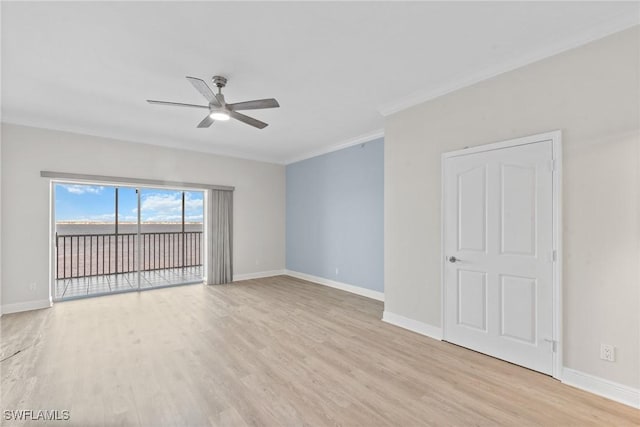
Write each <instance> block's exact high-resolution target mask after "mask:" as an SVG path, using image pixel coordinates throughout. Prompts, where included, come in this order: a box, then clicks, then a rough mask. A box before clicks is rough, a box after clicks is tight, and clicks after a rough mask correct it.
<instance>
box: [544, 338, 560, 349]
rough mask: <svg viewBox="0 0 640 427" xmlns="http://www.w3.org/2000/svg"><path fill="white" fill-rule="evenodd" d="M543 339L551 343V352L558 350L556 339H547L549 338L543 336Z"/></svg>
mask: <svg viewBox="0 0 640 427" xmlns="http://www.w3.org/2000/svg"><path fill="white" fill-rule="evenodd" d="M544 340H545V341H546V342H548V343H550V344H551V351H552V352H553V353H555V352H557V351H558V341H556V340H552V339H549V338H545V339H544Z"/></svg>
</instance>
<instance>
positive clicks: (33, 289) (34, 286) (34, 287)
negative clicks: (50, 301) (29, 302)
mask: <svg viewBox="0 0 640 427" xmlns="http://www.w3.org/2000/svg"><path fill="white" fill-rule="evenodd" d="M29 290H31V291H35V290H36V282H31V283H29Z"/></svg>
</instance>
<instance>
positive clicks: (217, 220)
mask: <svg viewBox="0 0 640 427" xmlns="http://www.w3.org/2000/svg"><path fill="white" fill-rule="evenodd" d="M208 192H209V200H210V202H209V206H208V208H209V209H208V211H209V215H208V226H209V242H208V243H209V245H208V246H209V248H210V251H209V264H208V268H207V270H208V271H207V284H208V285H219V284H222V283H230V282H232V281H233V256H232V255H233V191H226V190H208Z"/></svg>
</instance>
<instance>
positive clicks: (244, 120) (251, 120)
mask: <svg viewBox="0 0 640 427" xmlns="http://www.w3.org/2000/svg"><path fill="white" fill-rule="evenodd" d="M229 115H230V116H231V117H233V118H234V119H236V120H240V121H241V122H242V123H246V124H248V125H250V126H253V127H256V128H258V129H264V128H266V127H267V126H269V125H268V124H267V123H265V122H261V121H260V120H258V119H254V118H253V117H249V116H245V115H244V114H240V113H238V112H236V111H229Z"/></svg>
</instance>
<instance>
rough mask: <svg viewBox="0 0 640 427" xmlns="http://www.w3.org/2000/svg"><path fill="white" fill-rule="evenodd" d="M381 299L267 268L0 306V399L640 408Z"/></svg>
mask: <svg viewBox="0 0 640 427" xmlns="http://www.w3.org/2000/svg"><path fill="white" fill-rule="evenodd" d="M382 310H383V305H382V303H380V302H378V301H374V300H371V299H368V298H364V297H360V296H357V295H353V294H349V293H346V292H342V291H339V290H336V289H332V288H328V287H324V286H319V285H315V284H312V283H309V282H306V281H303V280H300V279H295V278H292V277H288V276H278V277H273V278H265V279H254V280H247V281H243V282H237V283H234V284H230V285H220V286H204V285H190V286H183V287H175V288H167V289H157V290H153V291H149V292H143V293H139V294H138V293H132V294H119V295H111V296H105V297H100V298H94V299H86V300H76V301H68V302H64V303H58V304H55V305H54V307H53V308H51V309H45V310H38V311H33V312H27V313H17V314H9V315H5V316H3V317H2V318H1V320H0V323H1V326H0V333H1V335H0V355H1V357H2V358H7V359H6V360H4V361H3V362H1V363H0V380H1V386H2V387H1V390H0V402H1V406H2V410H5V409H9V410H12V409H17V410H19V409H34V410H38V409H59V410H63V409H68V410H70V415H71V419H70V421H69V422H66V423H64V425H78V426H112V425H121V426H164V425H171V426H174V425H175V426H180V425H185V426H189V425H195V426H205V425H213V426H276V425H282V426H304V425H312V426H324V425H344V426H387V425H389V426H418V425H419V426H429V425H434V426H467V425H479V426H494V425H518V426H526V425H581V426H583V425H616V426H618V425H619V426H624V425H640V411H638V410H635V409H633V408H630V407H627V406H624V405H621V404H618V403H615V402H612V401H609V400H607V399H603V398H600V397H597V396H594V395H591V394H589V393H585V392H583V391H580V390H577V389H574V388H571V387H568V386H565V385H563V384H561V383H559V382H558V381H556V380H554V379H552V378H550V377H547V376H545V375H542V374H539V373H536V372H532V371H530V370H528V369H524V368H521V367H518V366H515V365H512V364H509V363H506V362H502V361H500V360H497V359H493V358H491V357H488V356H485V355H482V354H479V353H476V352H473V351H470V350H467V349H464V348H461V347H458V346H455V345H451V344H448V343H446V342H440V341H436V340H433V339H429V338H426V337H423V336H420V335H417V334H414V333H412V332H409V331H406V330H404V329H400V328H397V327H395V326H392V325H389V324H386V323H383V322H382V321H381V320H380V318H381V316H382ZM14 353H15V354H14ZM3 423H4V424H3V425H5V424H6V425H25V423H24V422H21V423H12V422H10V421H3ZM58 423H59V424H60V425H62V423H60V422H58ZM32 424H33V425H43V424H42V423H41V422H33V423H32ZM26 425H29V423H26Z"/></svg>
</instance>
